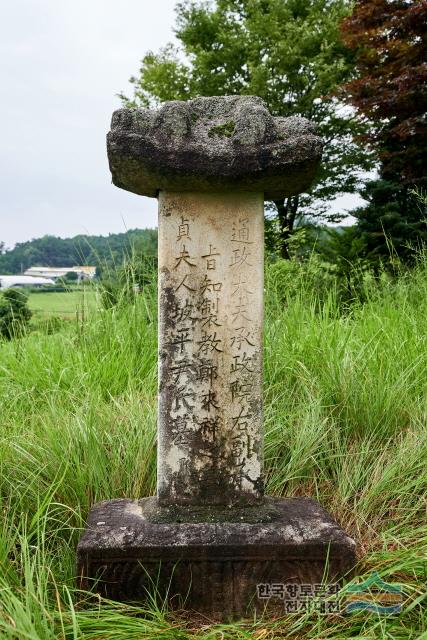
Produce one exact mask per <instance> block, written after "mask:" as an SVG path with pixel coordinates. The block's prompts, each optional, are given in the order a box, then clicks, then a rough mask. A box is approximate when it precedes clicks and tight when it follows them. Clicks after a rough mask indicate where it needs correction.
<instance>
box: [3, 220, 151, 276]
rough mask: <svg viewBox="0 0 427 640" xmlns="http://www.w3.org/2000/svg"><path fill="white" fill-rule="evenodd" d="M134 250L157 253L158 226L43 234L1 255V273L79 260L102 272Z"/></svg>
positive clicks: (53, 265) (78, 261)
mask: <svg viewBox="0 0 427 640" xmlns="http://www.w3.org/2000/svg"><path fill="white" fill-rule="evenodd" d="M134 253H137V254H140V255H148V256H153V255H156V253H157V230H156V229H131V230H129V231H127V232H126V233H110V234H109V235H108V236H86V235H79V236H75V237H74V238H58V237H56V236H43V237H42V238H38V239H36V240H29V241H28V242H20V243H18V244H17V245H16V246H15V247H14V248H13V249H10V250H6V251H3V253H2V254H1V255H0V273H2V274H5V275H6V274H15V273H21V272H22V271H25V270H26V269H28V268H29V267H34V266H45V267H46V266H47V267H73V266H75V265H80V264H83V265H91V266H96V267H97V269H98V272H99V273H100V272H102V271H104V270H105V269H110V268H111V267H116V266H120V265H122V264H123V262H125V261H127V260H128V258H129V256H131V255H133V254H134Z"/></svg>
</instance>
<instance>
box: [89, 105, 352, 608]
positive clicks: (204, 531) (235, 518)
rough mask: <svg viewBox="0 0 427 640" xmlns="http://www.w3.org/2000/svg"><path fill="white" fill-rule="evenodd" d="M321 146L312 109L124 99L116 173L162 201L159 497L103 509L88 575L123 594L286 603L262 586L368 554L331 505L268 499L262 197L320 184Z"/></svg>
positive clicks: (203, 603)
mask: <svg viewBox="0 0 427 640" xmlns="http://www.w3.org/2000/svg"><path fill="white" fill-rule="evenodd" d="M321 149H322V144H321V141H320V139H319V138H318V137H317V136H316V134H315V131H314V128H313V127H312V125H311V124H310V123H309V122H308V121H307V120H305V119H304V118H300V117H290V118H274V117H272V116H271V115H270V113H269V112H268V110H267V108H266V106H265V104H264V102H263V101H262V100H261V99H259V98H255V97H251V96H245V97H239V96H227V97H213V98H197V99H195V100H191V101H189V102H179V101H176V102H168V103H165V104H164V105H163V106H162V107H161V108H160V109H159V110H158V111H150V110H145V109H120V110H119V111H116V112H115V113H114V115H113V119H112V125H111V131H110V133H109V134H108V157H109V162H110V168H111V172H112V176H113V182H114V184H115V185H116V186H118V187H120V188H123V189H127V190H128V191H132V192H134V193H137V194H141V195H145V196H151V197H157V198H158V202H159V417H158V481H157V496H156V497H151V498H143V499H140V500H125V499H121V500H110V501H106V502H102V503H99V504H96V505H95V506H94V507H93V508H92V510H91V513H90V515H89V520H88V526H87V529H86V531H85V533H84V535H83V537H82V539H81V540H80V543H79V546H78V572H79V576H80V584H81V586H82V587H84V588H87V589H90V588H92V589H95V590H96V591H97V592H99V593H101V594H103V595H105V596H107V597H110V598H113V599H117V600H125V601H141V600H142V599H144V598H145V597H146V596H147V593H151V592H153V590H157V591H158V593H159V594H160V595H161V596H164V597H166V595H167V597H168V599H169V602H170V604H171V605H172V606H175V607H182V606H184V607H185V608H187V609H189V610H196V611H199V612H203V613H205V614H207V615H210V616H212V617H219V618H222V619H230V618H236V617H240V616H244V615H246V614H251V613H253V612H254V610H255V611H260V610H262V609H263V608H264V606H265V604H266V603H268V604H269V605H270V606H275V607H276V608H277V607H279V608H280V606H281V607H282V609H283V600H284V599H285V595H284V594H283V593H282V595H280V596H279V597H277V594H276V597H274V594H273V595H272V594H271V593H270V592H268V593H270V595H272V597H270V596H269V597H268V598H267V599H266V598H265V597H260V588H261V589H264V592H263V594H264V595H265V589H267V587H268V585H276V587H277V585H278V584H279V585H280V584H282V585H284V584H286V583H296V584H304V583H305V584H317V583H321V582H322V579H323V578H324V577H325V575H328V579H329V580H335V579H337V578H340V577H341V576H343V575H344V574H345V573H346V572H348V571H349V570H351V568H352V566H353V565H354V562H355V551H354V548H355V545H354V542H353V541H352V540H351V539H350V538H349V537H348V536H347V535H346V534H345V533H344V531H342V530H341V529H340V528H339V526H338V525H337V524H336V523H335V522H334V521H333V520H332V519H331V517H330V516H329V515H328V514H327V513H326V512H325V511H324V510H323V509H322V507H321V506H320V505H319V504H318V503H316V502H315V501H313V500H310V499H304V498H302V499H297V498H294V499H273V498H268V497H265V496H264V492H263V481H262V450H263V423H262V327H263V290H264V289H263V247H264V238H263V214H264V200H265V199H274V200H276V199H279V198H283V197H285V196H289V195H293V194H297V193H300V192H301V191H303V190H304V189H307V188H308V187H309V185H310V182H311V181H312V179H313V176H314V173H315V171H316V169H317V166H318V164H319V161H320V158H321ZM283 384H284V385H286V380H284V381H283ZM263 585H264V587H263ZM266 585H267V586H266ZM270 588H271V587H270ZM276 590H277V588H276ZM282 612H283V611H282Z"/></svg>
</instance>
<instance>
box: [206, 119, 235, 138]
mask: <svg viewBox="0 0 427 640" xmlns="http://www.w3.org/2000/svg"><path fill="white" fill-rule="evenodd" d="M235 127H236V123H235V122H234V121H233V120H230V121H229V122H224V124H217V125H216V126H215V127H211V129H209V131H208V136H209V138H213V137H214V136H219V137H220V138H231V136H232V135H233V133H234V129H235Z"/></svg>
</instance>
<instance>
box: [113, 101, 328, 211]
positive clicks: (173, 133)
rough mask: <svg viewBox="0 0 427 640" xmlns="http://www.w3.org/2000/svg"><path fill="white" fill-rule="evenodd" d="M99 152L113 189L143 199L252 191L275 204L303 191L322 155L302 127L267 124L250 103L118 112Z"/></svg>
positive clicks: (300, 121)
mask: <svg viewBox="0 0 427 640" xmlns="http://www.w3.org/2000/svg"><path fill="white" fill-rule="evenodd" d="M107 148H108V159H109V163H110V170H111V173H112V176H113V183H114V184H115V185H116V186H117V187H120V188H122V189H126V190H127V191H132V192H134V193H138V194H140V195H144V196H151V197H156V196H157V194H158V192H159V191H160V190H167V191H257V192H263V193H264V194H265V198H266V199H267V200H278V199H280V198H283V197H285V196H290V195H296V194H298V193H301V191H304V190H306V189H307V188H308V187H309V185H310V183H311V181H312V180H313V177H314V174H315V172H316V169H317V166H318V164H319V162H320V158H321V154H322V143H321V140H320V138H319V137H318V136H316V134H315V128H314V126H313V125H312V124H311V123H310V122H309V121H308V120H306V119H305V118H302V117H299V116H291V117H289V118H275V117H273V116H272V115H271V114H270V113H269V111H268V110H267V107H266V105H265V103H264V101H263V100H262V99H261V98H257V97H254V96H222V97H212V98H196V99H195V100H189V101H188V102H181V101H178V100H176V101H173V102H165V103H164V104H163V105H162V107H161V108H160V109H159V110H157V111H151V110H148V109H119V110H118V111H115V112H114V114H113V118H112V121H111V131H110V132H109V133H108V136H107Z"/></svg>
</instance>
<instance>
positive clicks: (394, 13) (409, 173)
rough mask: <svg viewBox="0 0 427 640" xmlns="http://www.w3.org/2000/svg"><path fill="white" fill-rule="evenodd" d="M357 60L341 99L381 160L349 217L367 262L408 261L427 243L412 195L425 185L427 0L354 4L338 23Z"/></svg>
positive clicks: (372, 0)
mask: <svg viewBox="0 0 427 640" xmlns="http://www.w3.org/2000/svg"><path fill="white" fill-rule="evenodd" d="M342 32H343V36H344V40H345V42H346V44H347V45H348V46H349V47H351V48H352V49H353V50H354V52H355V55H356V67H357V71H358V77H357V78H355V79H353V80H352V81H351V82H349V83H347V84H346V85H345V86H344V87H343V91H342V93H343V95H344V96H345V97H346V99H347V100H348V101H349V102H350V103H351V104H352V105H354V106H355V107H356V108H357V109H358V110H359V111H360V112H361V113H362V114H364V115H365V116H366V117H367V118H369V120H370V121H371V123H372V124H371V127H370V129H369V131H368V132H367V134H365V136H364V141H365V142H366V143H368V144H370V145H371V146H372V147H373V148H374V149H375V150H376V152H377V154H378V157H379V159H380V162H381V164H380V168H379V174H380V179H379V180H374V181H372V182H370V183H368V184H367V185H366V186H365V188H364V190H363V191H362V195H363V196H364V197H365V198H366V199H367V200H368V205H367V206H366V207H361V208H359V209H357V210H356V211H355V212H353V215H355V216H356V218H357V219H358V223H357V231H358V233H359V234H360V238H361V240H362V243H363V245H364V247H365V254H366V256H367V257H368V258H369V260H371V261H375V260H381V261H384V260H387V259H388V258H389V257H390V252H391V251H392V252H393V253H395V254H397V255H398V256H399V257H400V258H401V259H403V260H410V259H411V257H412V255H413V251H412V250H411V248H410V247H411V246H412V247H414V246H415V247H416V246H419V245H420V244H421V243H423V242H426V241H427V233H426V231H427V225H426V222H425V215H426V212H425V209H424V211H423V210H422V207H421V206H420V205H419V204H418V203H417V202H416V200H415V198H414V197H413V195H412V193H411V192H412V189H413V187H415V186H418V187H420V186H422V185H423V184H426V182H427V171H426V168H425V164H426V163H425V160H426V157H427V121H426V109H427V39H426V34H427V1H426V0H418V1H417V2H414V1H413V0H358V1H357V2H356V4H355V7H354V11H353V14H352V15H351V16H350V17H347V18H346V19H345V20H344V21H343V24H342Z"/></svg>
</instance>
